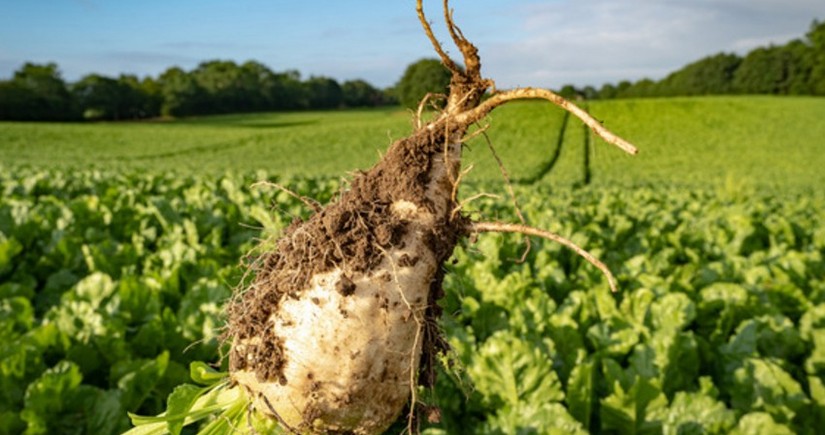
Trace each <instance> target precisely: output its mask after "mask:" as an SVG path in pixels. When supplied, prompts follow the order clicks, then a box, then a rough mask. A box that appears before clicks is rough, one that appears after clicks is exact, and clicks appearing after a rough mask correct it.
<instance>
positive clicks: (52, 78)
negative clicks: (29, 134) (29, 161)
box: [0, 63, 78, 121]
mask: <svg viewBox="0 0 825 435" xmlns="http://www.w3.org/2000/svg"><path fill="white" fill-rule="evenodd" d="M0 118H2V119H15V120H26V121H28V120H32V121H33V120H39V121H67V120H74V119H77V118H78V113H77V108H76V105H75V103H74V100H73V99H72V95H71V93H70V92H69V90H68V88H67V86H66V82H65V81H63V78H62V77H61V75H60V71H59V70H58V68H57V65H56V64H54V63H48V64H45V65H39V64H34V63H26V64H24V65H23V66H22V67H21V68H20V69H19V70H17V71H15V73H14V77H13V78H12V79H11V81H8V82H4V83H3V85H2V86H0Z"/></svg>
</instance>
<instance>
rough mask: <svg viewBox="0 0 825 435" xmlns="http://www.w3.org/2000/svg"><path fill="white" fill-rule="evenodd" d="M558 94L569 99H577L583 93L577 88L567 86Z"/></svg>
mask: <svg viewBox="0 0 825 435" xmlns="http://www.w3.org/2000/svg"><path fill="white" fill-rule="evenodd" d="M558 94H559V95H561V96H562V97H564V98H567V99H575V98H576V97H577V96H579V95H580V94H581V92H579V90H578V89H576V87H575V86H573V85H570V84H567V85H563V86H562V87H561V89H559V91H558Z"/></svg>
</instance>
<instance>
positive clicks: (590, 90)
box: [581, 86, 599, 100]
mask: <svg viewBox="0 0 825 435" xmlns="http://www.w3.org/2000/svg"><path fill="white" fill-rule="evenodd" d="M581 93H582V96H583V97H584V99H585V100H598V99H599V91H598V90H597V89H596V88H594V87H593V86H585V87H584V89H582V90H581Z"/></svg>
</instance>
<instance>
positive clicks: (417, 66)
mask: <svg viewBox="0 0 825 435" xmlns="http://www.w3.org/2000/svg"><path fill="white" fill-rule="evenodd" d="M450 77H451V74H450V71H449V70H448V69H447V68H445V67H444V65H442V64H441V61H439V60H436V59H422V60H419V61H418V62H415V63H413V64H411V65H409V66H408V67H407V69H406V70H405V71H404V75H403V76H402V77H401V80H399V81H398V83H397V84H396V85H395V95H396V97H397V98H398V101H399V102H400V103H401V105H402V106H405V107H409V108H415V107H417V106H418V103H419V102H420V101H421V99H422V98H424V96H425V95H426V94H427V93H435V94H446V93H447V87H448V86H449V85H450Z"/></svg>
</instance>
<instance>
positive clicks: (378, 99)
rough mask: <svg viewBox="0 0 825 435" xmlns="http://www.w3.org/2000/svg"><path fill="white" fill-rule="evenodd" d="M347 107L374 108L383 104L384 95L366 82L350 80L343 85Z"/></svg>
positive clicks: (342, 89)
mask: <svg viewBox="0 0 825 435" xmlns="http://www.w3.org/2000/svg"><path fill="white" fill-rule="evenodd" d="M341 91H342V92H343V93H344V104H345V105H346V106H347V107H374V106H380V105H381V104H383V100H384V93H383V92H381V91H380V90H378V89H376V88H375V87H373V86H372V85H371V84H369V83H367V82H366V81H364V80H348V81H346V82H344V84H343V85H341Z"/></svg>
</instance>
